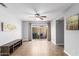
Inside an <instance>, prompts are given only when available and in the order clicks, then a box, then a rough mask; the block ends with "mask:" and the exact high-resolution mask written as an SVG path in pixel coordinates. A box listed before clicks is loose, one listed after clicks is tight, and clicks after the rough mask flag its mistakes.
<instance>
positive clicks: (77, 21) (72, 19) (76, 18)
mask: <svg viewBox="0 0 79 59" xmlns="http://www.w3.org/2000/svg"><path fill="white" fill-rule="evenodd" d="M66 29H67V30H79V15H78V14H76V15H73V16H69V17H68V18H67V20H66Z"/></svg>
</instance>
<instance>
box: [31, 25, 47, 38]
mask: <svg viewBox="0 0 79 59" xmlns="http://www.w3.org/2000/svg"><path fill="white" fill-rule="evenodd" d="M32 39H48V27H47V26H33V27H32Z"/></svg>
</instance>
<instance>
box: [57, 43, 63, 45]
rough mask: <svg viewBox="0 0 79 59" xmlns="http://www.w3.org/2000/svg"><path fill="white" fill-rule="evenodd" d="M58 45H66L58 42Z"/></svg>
mask: <svg viewBox="0 0 79 59" xmlns="http://www.w3.org/2000/svg"><path fill="white" fill-rule="evenodd" d="M56 45H64V43H57V44H56Z"/></svg>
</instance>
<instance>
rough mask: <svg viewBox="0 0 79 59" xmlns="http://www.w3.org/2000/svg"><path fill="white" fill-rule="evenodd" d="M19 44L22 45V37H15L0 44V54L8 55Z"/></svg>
mask: <svg viewBox="0 0 79 59" xmlns="http://www.w3.org/2000/svg"><path fill="white" fill-rule="evenodd" d="M21 45H22V39H17V40H14V41H12V42H9V43H6V44H4V45H2V46H0V49H1V51H0V54H1V56H9V55H11V54H12V53H13V52H14V51H15V50H16V49H17V48H18V47H19V46H21Z"/></svg>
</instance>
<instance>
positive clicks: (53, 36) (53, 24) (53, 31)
mask: <svg viewBox="0 0 79 59" xmlns="http://www.w3.org/2000/svg"><path fill="white" fill-rule="evenodd" d="M51 41H52V42H53V43H54V44H56V20H53V21H51Z"/></svg>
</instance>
